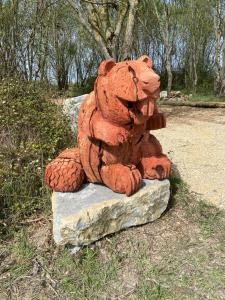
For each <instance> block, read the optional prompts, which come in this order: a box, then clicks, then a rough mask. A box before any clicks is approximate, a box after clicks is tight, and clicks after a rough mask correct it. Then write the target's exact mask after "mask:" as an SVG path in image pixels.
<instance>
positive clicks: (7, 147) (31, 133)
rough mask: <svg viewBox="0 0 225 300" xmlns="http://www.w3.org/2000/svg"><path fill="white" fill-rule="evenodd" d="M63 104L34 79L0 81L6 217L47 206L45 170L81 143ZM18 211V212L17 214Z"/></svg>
mask: <svg viewBox="0 0 225 300" xmlns="http://www.w3.org/2000/svg"><path fill="white" fill-rule="evenodd" d="M75 142H76V141H75V137H73V136H72V132H71V129H70V125H69V120H68V119H67V118H66V117H65V116H64V115H63V114H62V111H61V108H60V107H58V106H56V105H55V104H53V103H51V102H50V101H47V100H45V98H44V97H43V90H41V88H40V87H38V86H36V85H35V84H34V83H25V82H21V81H18V80H16V79H7V80H6V79H5V80H3V81H1V82H0V203H1V208H2V209H1V208H0V211H1V217H2V218H3V219H4V222H7V220H8V221H9V220H12V219H15V218H16V217H19V218H21V217H23V218H24V217H26V216H28V215H30V214H32V213H33V212H34V211H37V210H42V209H43V207H44V206H45V203H46V201H48V199H47V198H49V197H48V195H49V191H48V189H47V188H46V187H45V185H44V182H43V174H44V169H45V166H46V164H47V162H48V161H49V160H51V159H52V158H53V157H55V156H56V155H57V154H58V152H59V151H60V150H61V149H65V148H66V147H71V146H72V144H75ZM12 216H13V217H12Z"/></svg>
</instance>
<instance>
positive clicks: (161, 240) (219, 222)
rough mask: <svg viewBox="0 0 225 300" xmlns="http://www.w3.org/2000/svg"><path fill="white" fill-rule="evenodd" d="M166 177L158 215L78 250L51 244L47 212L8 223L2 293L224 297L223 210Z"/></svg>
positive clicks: (1, 258)
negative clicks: (165, 198)
mask: <svg viewBox="0 0 225 300" xmlns="http://www.w3.org/2000/svg"><path fill="white" fill-rule="evenodd" d="M171 183H172V195H173V197H172V198H171V203H170V206H169V207H168V210H167V212H165V213H164V214H163V216H162V217H161V218H160V219H158V220H156V221H155V222H153V223H149V224H146V225H143V226H138V227H134V228H129V229H128V230H124V231H122V232H120V233H116V234H114V235H111V236H108V237H106V238H104V239H102V240H100V241H98V242H96V243H95V244H93V245H92V246H90V247H86V248H84V249H83V250H81V251H79V252H78V253H76V254H75V255H71V254H69V253H68V250H66V249H64V250H63V249H60V248H57V247H56V246H55V245H54V242H53V240H52V233H51V232H52V223H51V214H46V215H43V216H42V218H40V217H39V218H35V217H33V219H30V220H27V222H25V223H23V222H22V223H20V224H18V225H17V226H16V228H11V231H12V232H11V238H8V239H7V240H1V243H0V299H1V300H8V299H13V300H14V299H18V300H20V299H21V300H22V299H23V300H31V299H32V300H47V299H49V300H52V299H59V300H64V299H65V300H67V299H68V300H70V299H71V300H103V299H105V300H107V299H110V300H120V299H130V300H157V299H165V300H169V299H170V300H176V299H177V300H178V299H179V300H180V299H188V300H195V299H196V300H199V299H200V300H201V299H202V300H203V299H204V300H205V299H210V300H217V299H225V263H224V262H225V254H224V247H225V231H224V226H225V221H224V220H225V218H224V213H223V212H221V211H219V210H218V209H217V208H215V207H209V206H207V205H205V204H204V203H203V202H199V201H195V199H194V197H193V195H192V194H190V193H189V192H188V189H187V187H186V185H185V184H184V183H183V182H182V181H180V179H179V178H177V177H173V178H171ZM9 230H10V229H9ZM9 234H10V233H9Z"/></svg>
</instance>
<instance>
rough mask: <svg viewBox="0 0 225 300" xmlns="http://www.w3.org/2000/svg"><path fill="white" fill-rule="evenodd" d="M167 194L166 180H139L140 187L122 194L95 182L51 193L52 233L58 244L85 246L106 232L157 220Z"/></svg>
mask: <svg viewBox="0 0 225 300" xmlns="http://www.w3.org/2000/svg"><path fill="white" fill-rule="evenodd" d="M169 197H170V183H169V181H168V180H163V181H158V180H143V186H142V188H141V189H140V190H139V191H138V192H137V193H135V194H134V195H132V196H131V197H126V196H125V195H122V194H117V193H114V192H113V191H111V190H110V189H109V188H107V187H105V186H103V185H98V184H92V183H89V184H86V185H84V186H83V187H82V189H81V190H79V191H78V192H75V193H56V192H54V193H53V196H52V209H53V235H54V240H55V242H56V243H57V244H58V245H66V244H70V245H74V246H77V247H81V246H83V245H88V244H90V243H92V242H94V241H96V240H99V239H100V238H102V237H104V236H105V235H107V234H111V233H114V232H117V231H119V230H121V229H124V228H127V227H131V226H135V225H141V224H145V223H148V222H152V221H154V220H156V219H158V218H159V217H160V216H161V214H162V213H163V212H164V211H165V209H166V207H167V205H168V201H169Z"/></svg>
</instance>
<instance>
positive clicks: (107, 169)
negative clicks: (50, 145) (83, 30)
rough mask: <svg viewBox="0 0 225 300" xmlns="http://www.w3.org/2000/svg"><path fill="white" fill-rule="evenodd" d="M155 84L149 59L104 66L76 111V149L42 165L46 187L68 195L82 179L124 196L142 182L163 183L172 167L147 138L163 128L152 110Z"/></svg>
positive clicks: (110, 62) (155, 142)
mask: <svg viewBox="0 0 225 300" xmlns="http://www.w3.org/2000/svg"><path fill="white" fill-rule="evenodd" d="M159 79H160V78H159V76H158V75H157V74H156V73H155V72H154V71H153V69H152V61H151V59H150V58H149V57H148V56H142V57H140V58H139V59H138V60H132V61H124V62H119V63H116V62H114V61H113V60H106V61H103V62H102V63H101V64H100V66H99V70H98V78H97V80H96V82H95V88H94V91H93V92H91V93H90V94H89V95H88V96H87V98H86V99H85V101H84V102H83V103H82V106H81V109H80V112H79V119H78V143H79V149H78V148H76V149H68V150H65V151H63V152H62V153H61V154H60V155H59V156H58V157H57V158H56V159H55V160H53V161H52V162H51V163H50V164H49V165H48V166H47V168H46V174H45V179H46V183H47V184H48V186H49V187H51V188H52V189H53V190H55V191H61V192H71V191H76V190H77V189H79V188H80V187H81V185H82V183H83V182H84V181H85V180H87V181H88V182H94V183H102V184H105V185H106V186H108V187H109V188H111V189H112V190H113V191H115V192H118V193H125V194H126V195H128V196H129V195H132V194H133V193H135V192H136V191H137V190H138V189H139V188H140V186H141V183H142V178H147V179H164V178H167V177H168V176H169V174H170V170H171V162H170V160H169V159H168V158H167V156H166V155H164V154H163V153H162V147H161V145H160V143H159V141H158V140H157V139H156V138H155V137H154V136H153V135H152V134H150V130H156V129H160V128H164V127H165V126H166V121H165V117H164V115H163V114H162V113H159V112H158V109H157V105H156V100H157V99H158V98H159V91H160V89H159V88H160V81H159Z"/></svg>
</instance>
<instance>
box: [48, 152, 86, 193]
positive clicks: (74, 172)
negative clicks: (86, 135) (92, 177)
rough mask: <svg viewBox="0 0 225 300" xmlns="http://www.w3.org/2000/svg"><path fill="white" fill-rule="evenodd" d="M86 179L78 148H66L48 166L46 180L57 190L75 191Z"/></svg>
mask: <svg viewBox="0 0 225 300" xmlns="http://www.w3.org/2000/svg"><path fill="white" fill-rule="evenodd" d="M84 180H85V173H84V170H83V167H82V165H81V162H80V153H79V149H78V148H73V149H67V150H64V151H63V152H62V153H60V154H59V156H58V157H57V158H56V159H54V160H53V161H51V162H50V163H49V164H48V165H47V167H46V171H45V182H46V184H47V185H48V186H49V187H50V188H51V189H52V190H54V191H56V192H74V191H76V190H78V189H79V188H80V186H81V185H82V183H83V182H84Z"/></svg>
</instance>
